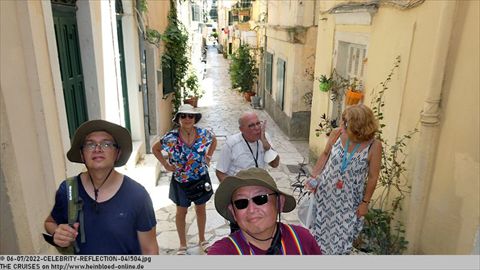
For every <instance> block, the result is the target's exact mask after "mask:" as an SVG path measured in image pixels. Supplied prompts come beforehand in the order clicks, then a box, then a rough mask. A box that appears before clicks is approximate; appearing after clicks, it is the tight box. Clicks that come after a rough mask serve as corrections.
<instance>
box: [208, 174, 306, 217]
mask: <svg viewBox="0 0 480 270" xmlns="http://www.w3.org/2000/svg"><path fill="white" fill-rule="evenodd" d="M245 186H262V187H266V188H268V189H270V190H272V191H273V192H275V193H277V194H280V195H284V196H285V204H284V205H283V209H282V212H284V213H287V212H290V211H292V210H293V209H295V206H296V204H297V203H296V201H295V198H293V196H292V195H289V194H287V193H284V192H282V191H280V190H279V189H278V187H277V184H276V183H275V180H273V178H272V176H270V174H269V173H268V172H267V171H266V170H264V169H260V168H250V169H247V170H242V171H239V172H238V173H237V174H236V175H235V176H227V177H226V178H225V180H223V181H222V182H221V183H220V185H219V186H218V189H217V190H216V191H215V208H216V209H217V212H218V213H219V214H220V215H221V216H222V217H224V218H226V219H228V220H229V221H231V222H235V219H234V218H233V216H232V214H231V212H230V210H229V209H228V206H229V205H230V204H231V203H232V195H233V193H234V192H235V190H237V189H238V188H241V187H245Z"/></svg>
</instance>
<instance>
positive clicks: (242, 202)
mask: <svg viewBox="0 0 480 270" xmlns="http://www.w3.org/2000/svg"><path fill="white" fill-rule="evenodd" d="M276 194H277V193H275V192H274V193H270V194H263V195H258V196H255V197H252V198H250V199H238V200H235V201H233V205H235V208H237V209H238V210H242V209H245V208H247V207H248V201H250V200H252V201H253V202H254V203H255V204H256V205H264V204H266V203H267V202H268V196H271V195H276Z"/></svg>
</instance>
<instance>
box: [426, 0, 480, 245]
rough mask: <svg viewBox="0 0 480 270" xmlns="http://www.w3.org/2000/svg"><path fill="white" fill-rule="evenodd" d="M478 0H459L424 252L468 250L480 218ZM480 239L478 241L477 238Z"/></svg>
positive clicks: (430, 193) (447, 72) (472, 243)
mask: <svg viewBox="0 0 480 270" xmlns="http://www.w3.org/2000/svg"><path fill="white" fill-rule="evenodd" d="M479 33H480V2H478V1H459V3H458V6H457V11H456V16H455V25H454V28H453V33H452V38H451V44H450V53H449V56H448V61H447V66H446V74H445V81H444V88H445V91H444V93H443V96H442V102H441V104H442V105H441V106H442V111H443V112H442V115H441V125H440V130H441V131H440V138H439V143H438V149H437V155H436V159H435V171H434V175H433V180H432V186H431V189H430V191H429V200H428V207H427V211H426V217H425V221H424V226H423V230H422V233H421V241H420V243H421V244H420V250H421V251H422V252H423V253H427V254H470V253H471V252H472V250H473V247H474V244H475V233H476V232H478V229H479V220H480V213H479V207H480V199H479V197H480V169H479V160H480V149H479V138H480V132H479V123H480V109H479V105H478V102H479V101H480V94H479V92H480V80H479V74H480V42H479V40H480V38H479V35H480V34H479ZM477 241H478V240H477Z"/></svg>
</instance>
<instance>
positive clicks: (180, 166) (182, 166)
mask: <svg viewBox="0 0 480 270" xmlns="http://www.w3.org/2000/svg"><path fill="white" fill-rule="evenodd" d="M195 129H196V131H197V136H196V137H195V140H194V142H193V144H192V145H191V146H189V145H188V144H186V143H185V142H184V141H183V140H182V139H181V138H180V133H179V130H178V129H174V130H172V131H170V132H168V133H167V134H165V136H163V137H162V139H161V140H160V144H161V146H162V150H164V151H165V152H167V153H168V159H169V162H170V164H172V165H174V166H175V167H176V170H175V172H174V173H173V176H174V178H175V180H177V181H178V182H180V183H185V182H189V181H195V180H198V179H200V177H201V176H203V175H205V174H206V173H208V167H207V162H206V159H205V156H206V154H207V150H208V148H209V146H210V144H212V141H213V134H212V133H211V132H210V131H208V130H206V129H203V128H198V127H195Z"/></svg>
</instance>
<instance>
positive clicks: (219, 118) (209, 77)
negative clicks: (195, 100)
mask: <svg viewBox="0 0 480 270" xmlns="http://www.w3.org/2000/svg"><path fill="white" fill-rule="evenodd" d="M202 87H203V89H204V90H205V91H206V93H205V95H204V96H203V97H202V99H201V100H200V101H199V104H198V105H199V107H198V110H199V111H200V112H202V116H203V117H202V119H201V121H200V122H199V123H198V126H200V127H204V128H208V129H211V130H212V131H213V132H214V133H215V134H216V136H217V140H218V145H217V149H216V151H215V153H214V155H213V159H212V164H211V167H210V170H209V172H210V177H211V180H212V184H213V187H214V189H216V188H217V187H218V183H219V182H218V179H217V177H216V175H215V167H216V163H217V158H218V155H219V151H220V150H221V149H222V146H223V143H224V141H225V136H227V135H230V134H234V133H236V132H238V131H239V130H238V117H239V116H240V114H241V113H242V112H244V111H247V110H253V108H252V107H251V105H250V104H249V103H247V102H246V101H245V100H244V99H243V97H242V96H240V94H238V93H237V92H236V91H233V90H231V86H230V79H229V75H228V60H226V59H224V58H223V55H222V54H218V53H217V50H216V48H214V47H210V48H209V50H208V59H207V66H206V73H205V75H204V79H203V81H202ZM255 111H256V112H257V114H258V115H259V118H260V119H261V120H266V121H267V133H269V135H270V136H271V138H272V144H273V145H274V147H275V149H276V150H277V151H278V152H279V154H280V161H281V164H280V166H279V167H278V168H275V169H273V168H269V169H268V170H269V171H270V172H271V174H272V176H273V177H274V179H276V181H277V185H278V186H279V187H280V189H282V190H284V191H286V192H290V193H291V192H292V188H291V186H290V184H291V183H293V182H294V181H295V178H296V175H297V174H296V173H295V172H291V170H292V168H295V165H297V167H298V163H299V162H302V161H303V158H304V157H307V155H308V142H307V141H295V142H292V141H289V140H288V138H287V137H286V136H285V135H284V133H283V132H282V131H281V130H280V129H279V127H278V126H277V125H276V124H275V122H274V121H273V120H272V119H271V118H270V116H269V115H268V114H267V113H266V111H264V110H255ZM146 159H147V160H150V161H151V160H152V155H147V157H146ZM153 159H154V158H153ZM154 162H155V161H154ZM287 165H289V166H288V167H287ZM290 165H294V166H290ZM162 170H163V168H162ZM170 177H171V174H170V173H166V172H165V171H162V172H161V174H160V178H159V179H158V180H157V183H156V186H155V187H152V188H150V190H149V192H150V194H151V196H152V199H153V201H154V206H155V209H156V216H157V222H158V225H157V240H158V244H159V247H160V254H161V255H167V254H175V253H176V251H177V249H178V247H179V240H178V235H177V231H176V229H175V205H174V204H173V203H172V202H171V201H170V199H168V187H169V183H170ZM147 189H148V188H147ZM213 202H214V197H213V196H212V198H211V199H210V201H209V202H208V203H207V225H206V230H205V238H206V239H207V240H208V241H210V243H211V244H213V243H214V242H215V241H216V240H218V239H220V238H222V237H224V236H226V235H227V234H228V233H229V232H230V229H229V226H228V224H227V223H226V221H225V219H224V218H222V217H221V216H220V215H219V214H218V213H217V212H216V210H215V207H214V203H213ZM282 220H283V221H286V222H289V223H294V224H298V219H297V212H296V211H295V210H294V211H292V212H291V213H286V214H283V215H282ZM186 231H187V242H188V250H187V253H188V254H190V255H198V254H203V252H202V251H201V249H200V248H199V246H198V236H197V232H198V228H197V224H196V217H195V208H194V206H193V204H192V206H191V207H190V208H189V209H188V214H187V226H186Z"/></svg>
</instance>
